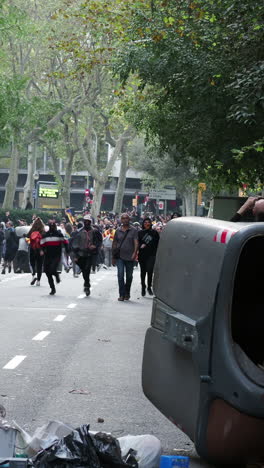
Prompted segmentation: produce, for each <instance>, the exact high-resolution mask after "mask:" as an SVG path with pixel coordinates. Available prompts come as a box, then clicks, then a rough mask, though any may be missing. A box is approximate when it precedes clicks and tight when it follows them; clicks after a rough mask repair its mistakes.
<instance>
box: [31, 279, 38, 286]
mask: <svg viewBox="0 0 264 468" xmlns="http://www.w3.org/2000/svg"><path fill="white" fill-rule="evenodd" d="M36 281H37V278H33V279H32V281H31V283H30V284H31V286H34V284H35V283H36Z"/></svg>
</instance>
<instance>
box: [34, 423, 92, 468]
mask: <svg viewBox="0 0 264 468" xmlns="http://www.w3.org/2000/svg"><path fill="white" fill-rule="evenodd" d="M32 462H33V466H34V467H36V468H51V467H52V468H73V467H84V466H85V467H87V468H101V465H100V461H99V458H98V456H97V453H96V449H95V446H94V443H93V440H92V437H91V436H90V434H89V426H86V425H84V426H81V427H79V428H78V429H75V430H74V431H72V433H71V434H69V435H67V436H66V437H64V438H63V439H61V440H59V441H57V442H55V443H54V444H53V445H52V446H51V447H49V448H47V449H46V450H43V451H41V452H39V453H38V455H37V456H36V457H35V458H33V459H32Z"/></svg>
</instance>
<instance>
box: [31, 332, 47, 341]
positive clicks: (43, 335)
mask: <svg viewBox="0 0 264 468" xmlns="http://www.w3.org/2000/svg"><path fill="white" fill-rule="evenodd" d="M49 334H50V331H42V332H40V333H38V334H37V335H36V336H34V338H32V340H34V341H42V340H44V338H46V336H48V335H49Z"/></svg>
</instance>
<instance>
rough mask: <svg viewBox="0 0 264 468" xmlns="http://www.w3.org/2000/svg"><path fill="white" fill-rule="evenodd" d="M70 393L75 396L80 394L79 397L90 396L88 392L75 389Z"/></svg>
mask: <svg viewBox="0 0 264 468" xmlns="http://www.w3.org/2000/svg"><path fill="white" fill-rule="evenodd" d="M69 393H74V394H78V395H89V392H87V390H82V389H80V390H77V389H74V390H70V391H69Z"/></svg>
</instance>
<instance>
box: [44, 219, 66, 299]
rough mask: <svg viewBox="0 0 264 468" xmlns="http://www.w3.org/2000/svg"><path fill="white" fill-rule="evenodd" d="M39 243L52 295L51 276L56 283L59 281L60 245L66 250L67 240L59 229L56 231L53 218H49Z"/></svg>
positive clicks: (53, 287)
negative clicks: (47, 228) (45, 230)
mask: <svg viewBox="0 0 264 468" xmlns="http://www.w3.org/2000/svg"><path fill="white" fill-rule="evenodd" d="M40 245H41V249H42V250H41V253H40V254H41V255H44V272H45V273H46V275H47V278H48V282H49V285H50V288H51V290H50V295H52V296H53V295H54V294H55V293H56V289H55V284H54V280H53V276H55V279H56V283H60V275H59V273H58V266H59V263H60V261H61V254H62V247H65V249H66V251H68V241H67V239H65V237H64V236H63V234H62V233H61V231H58V229H57V226H56V222H55V221H54V220H53V219H50V220H49V230H48V231H47V232H45V234H43V237H42V239H41V241H40Z"/></svg>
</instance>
